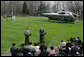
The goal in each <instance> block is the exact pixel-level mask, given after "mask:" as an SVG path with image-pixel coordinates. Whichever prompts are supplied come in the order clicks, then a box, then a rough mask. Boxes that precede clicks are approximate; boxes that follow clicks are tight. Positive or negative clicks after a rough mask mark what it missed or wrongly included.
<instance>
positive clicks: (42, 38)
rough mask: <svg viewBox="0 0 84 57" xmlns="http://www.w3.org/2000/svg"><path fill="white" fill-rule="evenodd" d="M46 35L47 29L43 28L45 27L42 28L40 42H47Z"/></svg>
mask: <svg viewBox="0 0 84 57" xmlns="http://www.w3.org/2000/svg"><path fill="white" fill-rule="evenodd" d="M44 35H46V33H45V31H44V29H43V27H42V28H41V29H40V43H43V42H45V40H44Z"/></svg>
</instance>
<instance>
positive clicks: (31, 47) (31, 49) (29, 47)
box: [28, 42, 34, 52]
mask: <svg viewBox="0 0 84 57" xmlns="http://www.w3.org/2000/svg"><path fill="white" fill-rule="evenodd" d="M28 49H30V51H31V52H32V51H34V46H32V42H30V43H29V45H28Z"/></svg>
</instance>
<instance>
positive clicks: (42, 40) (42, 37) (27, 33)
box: [25, 27, 46, 44]
mask: <svg viewBox="0 0 84 57" xmlns="http://www.w3.org/2000/svg"><path fill="white" fill-rule="evenodd" d="M39 32H40V43H44V42H45V40H44V36H45V35H46V33H45V31H44V29H43V27H42V28H41V29H40V31H39ZM29 36H31V34H30V32H29V29H28V28H26V30H25V44H29V43H30V42H29Z"/></svg>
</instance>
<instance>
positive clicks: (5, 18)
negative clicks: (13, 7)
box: [3, 14, 15, 21]
mask: <svg viewBox="0 0 84 57" xmlns="http://www.w3.org/2000/svg"><path fill="white" fill-rule="evenodd" d="M7 17H11V19H12V20H14V21H15V16H13V15H12V16H7V14H5V15H4V16H3V20H7Z"/></svg>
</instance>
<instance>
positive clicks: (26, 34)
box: [25, 28, 31, 44]
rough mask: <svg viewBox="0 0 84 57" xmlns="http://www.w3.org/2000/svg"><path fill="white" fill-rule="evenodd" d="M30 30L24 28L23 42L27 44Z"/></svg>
mask: <svg viewBox="0 0 84 57" xmlns="http://www.w3.org/2000/svg"><path fill="white" fill-rule="evenodd" d="M30 35H31V34H30V32H29V29H28V28H26V30H25V44H29V36H30Z"/></svg>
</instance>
